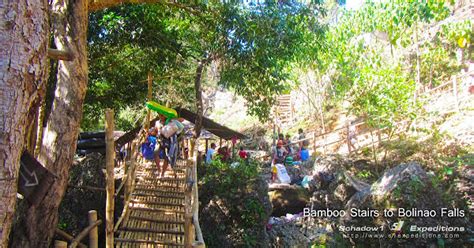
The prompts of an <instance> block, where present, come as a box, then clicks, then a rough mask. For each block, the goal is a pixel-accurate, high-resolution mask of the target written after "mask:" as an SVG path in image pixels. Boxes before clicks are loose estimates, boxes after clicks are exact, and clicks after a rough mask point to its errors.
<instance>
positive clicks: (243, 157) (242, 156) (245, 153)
mask: <svg viewBox="0 0 474 248" xmlns="http://www.w3.org/2000/svg"><path fill="white" fill-rule="evenodd" d="M239 157H240V158H241V159H247V158H248V154H247V152H246V151H244V148H243V147H240V151H239Z"/></svg>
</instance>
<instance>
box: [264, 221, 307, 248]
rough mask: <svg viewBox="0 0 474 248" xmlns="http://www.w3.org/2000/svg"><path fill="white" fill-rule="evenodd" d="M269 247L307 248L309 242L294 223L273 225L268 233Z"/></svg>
mask: <svg viewBox="0 0 474 248" xmlns="http://www.w3.org/2000/svg"><path fill="white" fill-rule="evenodd" d="M268 233H269V236H270V244H271V247H309V246H310V244H311V240H310V239H309V238H308V237H306V236H305V235H304V234H303V232H302V230H301V227H300V226H298V225H296V224H295V223H287V224H283V225H274V226H272V228H271V229H270V231H269V232H268Z"/></svg>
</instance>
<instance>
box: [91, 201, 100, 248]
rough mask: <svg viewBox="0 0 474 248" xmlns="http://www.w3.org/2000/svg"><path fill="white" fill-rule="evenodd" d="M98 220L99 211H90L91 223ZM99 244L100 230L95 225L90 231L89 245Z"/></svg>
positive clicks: (96, 245)
mask: <svg viewBox="0 0 474 248" xmlns="http://www.w3.org/2000/svg"><path fill="white" fill-rule="evenodd" d="M96 221H97V211H95V210H91V211H89V225H92V224H94V223H95V222H96ZM98 246H99V232H98V228H97V227H94V228H93V229H92V230H91V232H90V233H89V247H90V248H97V247H98Z"/></svg>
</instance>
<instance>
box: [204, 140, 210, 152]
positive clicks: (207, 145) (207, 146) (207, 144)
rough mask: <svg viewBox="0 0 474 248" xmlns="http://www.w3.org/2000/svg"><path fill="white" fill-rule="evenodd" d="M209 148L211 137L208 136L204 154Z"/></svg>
mask: <svg viewBox="0 0 474 248" xmlns="http://www.w3.org/2000/svg"><path fill="white" fill-rule="evenodd" d="M207 149H209V139H207V138H206V150H205V152H204V154H207Z"/></svg>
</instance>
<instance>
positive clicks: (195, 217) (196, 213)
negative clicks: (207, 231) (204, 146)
mask: <svg viewBox="0 0 474 248" xmlns="http://www.w3.org/2000/svg"><path fill="white" fill-rule="evenodd" d="M196 153H197V154H199V152H196ZM193 160H194V161H193V163H192V165H193V181H194V185H193V193H194V200H193V224H194V228H195V235H196V236H197V240H198V241H199V242H200V243H202V246H201V244H199V245H198V247H205V245H204V238H203V236H202V230H201V226H200V225H199V192H198V185H197V182H198V178H197V166H198V163H200V161H201V158H200V157H199V155H198V156H196V157H194V158H193ZM193 246H194V244H193Z"/></svg>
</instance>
